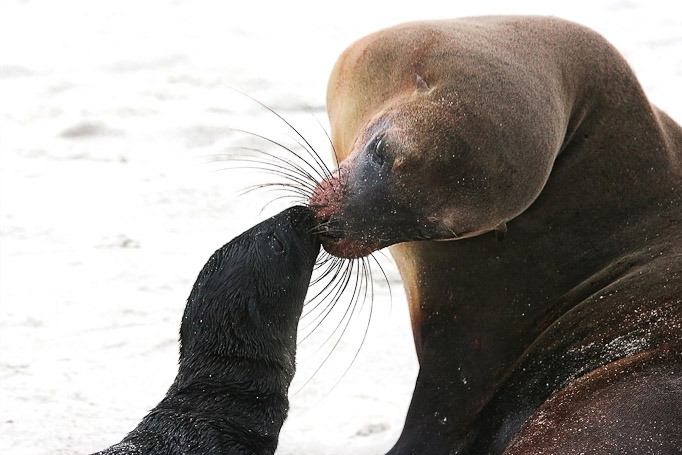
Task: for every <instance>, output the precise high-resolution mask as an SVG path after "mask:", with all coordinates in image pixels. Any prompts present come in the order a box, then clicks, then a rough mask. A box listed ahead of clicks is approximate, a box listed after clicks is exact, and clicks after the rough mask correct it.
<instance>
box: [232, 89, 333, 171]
mask: <svg viewBox="0 0 682 455" xmlns="http://www.w3.org/2000/svg"><path fill="white" fill-rule="evenodd" d="M227 87H229V88H230V89H231V90H234V91H235V92H237V93H239V94H241V95H242V96H245V97H246V98H248V99H250V100H251V101H253V102H255V103H257V104H259V105H260V106H262V107H264V108H265V109H267V110H268V111H269V112H271V113H272V114H274V115H275V116H276V117H277V118H279V119H280V120H281V121H283V122H284V123H285V124H286V125H287V126H288V127H289V128H291V129H292V130H293V131H294V132H295V133H296V135H298V137H300V138H301V139H302V140H303V141H304V142H305V143H306V144H307V145H308V147H309V149H306V148H305V147H303V148H304V149H305V150H306V151H307V152H308V154H309V155H310V156H311V157H312V158H313V160H315V162H316V163H317V164H318V166H320V167H321V168H322V170H323V172H322V174H325V173H326V175H327V176H328V177H331V173H330V172H329V169H328V168H327V165H326V164H324V160H322V158H321V157H320V155H319V154H318V153H317V152H315V149H314V147H313V146H312V145H311V144H310V142H308V140H307V139H306V138H305V137H304V136H303V135H302V134H301V133H300V132H299V131H298V130H297V129H296V128H294V126H293V125H292V124H291V123H290V122H289V121H288V120H287V119H285V118H284V117H283V116H282V115H281V114H280V113H278V112H277V111H275V110H274V109H272V108H271V107H270V106H268V105H266V104H265V103H263V102H261V101H259V100H257V99H256V98H254V97H252V96H250V95H248V94H246V93H244V92H242V91H240V90H237V89H236V88H234V87H230V86H227ZM323 129H324V128H323ZM299 145H300V143H299ZM299 158H300V157H299ZM300 159H301V160H303V159H302V158H300ZM303 161H304V162H305V161H306V160H303ZM318 174H319V172H318ZM320 178H324V175H320Z"/></svg>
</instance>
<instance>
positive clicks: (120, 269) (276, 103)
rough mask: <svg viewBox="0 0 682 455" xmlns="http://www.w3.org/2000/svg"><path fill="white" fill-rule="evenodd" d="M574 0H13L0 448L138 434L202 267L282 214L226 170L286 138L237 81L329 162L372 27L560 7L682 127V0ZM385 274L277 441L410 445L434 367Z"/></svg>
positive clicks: (5, 147)
mask: <svg viewBox="0 0 682 455" xmlns="http://www.w3.org/2000/svg"><path fill="white" fill-rule="evenodd" d="M231 3H246V5H241V6H239V7H236V6H231ZM557 3H558V2H544V1H542V2H540V1H538V2H531V1H516V2H506V1H502V0H497V1H492V2H440V1H438V2H436V1H434V2H431V1H424V0H422V1H419V2H394V1H392V2H386V3H383V2H370V1H366V0H365V1H345V2H335V3H323V2H317V3H312V2H311V3H299V2H255V1H252V2H217V1H216V2H189V1H186V2H184V1H144V2H142V1H132V0H125V1H117V2H90V1H87V0H80V1H78V0H76V1H44V2H37V1H36V2H34V1H21V2H20V1H11V0H3V1H2V2H1V3H0V159H1V162H0V453H2V454H16V455H23V454H84V453H90V452H92V451H95V450H97V449H101V448H103V447H105V446H108V445H110V444H112V443H114V442H116V441H118V440H120V439H121V437H123V435H124V434H125V433H126V432H127V431H129V430H130V429H132V428H133V427H134V425H135V424H136V423H137V422H138V420H139V419H140V418H141V417H142V416H143V415H144V414H145V412H146V411H147V410H149V409H150V408H151V407H153V406H154V405H155V404H156V403H157V402H158V400H159V399H160V398H161V397H162V396H163V394H164V393H165V391H166V389H167V387H168V385H169V384H170V382H171V381H172V379H173V377H174V375H175V372H176V366H175V365H176V360H177V342H176V340H177V330H178V327H179V322H180V316H181V313H182V310H183V307H184V300H185V298H186V296H187V294H188V293H189V290H190V286H191V284H192V283H193V281H194V278H195V276H196V274H197V272H198V271H199V269H200V267H201V266H202V265H203V263H204V261H205V260H206V259H207V258H208V256H209V255H210V253H211V252H212V251H213V250H215V249H216V248H218V247H219V246H220V245H222V244H223V243H225V242H227V241H228V240H230V239H231V238H232V237H233V236H235V235H236V234H238V233H239V232H241V231H242V230H244V229H246V228H248V227H249V226H251V225H253V224H255V223H256V222H258V221H260V220H262V219H264V218H265V217H266V216H268V215H270V214H273V213H275V212H276V211H277V210H279V209H280V208H282V207H283V205H282V204H280V205H272V206H269V207H268V208H267V209H266V210H265V211H264V212H262V213H261V208H262V207H263V206H264V205H265V204H266V203H267V202H268V201H269V200H270V199H271V198H272V195H269V194H267V193H265V194H264V193H257V194H254V195H251V196H247V197H237V191H238V190H239V188H241V187H242V186H245V185H248V184H250V183H263V182H265V181H267V180H268V177H267V176H264V175H260V174H256V173H253V172H237V173H235V172H223V171H220V169H221V168H223V167H224V166H223V165H222V164H221V163H216V162H215V157H214V156H215V155H222V154H225V153H226V150H227V147H228V145H229V144H232V143H233V141H234V135H231V133H230V131H229V130H228V127H239V126H246V127H248V128H250V129H252V130H256V131H260V132H263V133H266V134H268V135H269V136H272V137H275V138H282V140H288V139H287V136H288V134H289V133H287V131H286V130H285V129H284V128H282V125H281V124H280V123H277V122H276V121H273V119H272V117H271V116H268V115H267V114H266V113H265V112H264V111H263V110H262V109H259V108H258V106H256V105H255V104H254V103H251V102H248V101H246V100H245V99H244V98H243V97H240V96H239V95H236V94H235V93H234V92H232V91H231V90H230V89H228V88H226V85H229V86H233V87H236V88H239V89H241V90H243V91H245V92H247V93H249V94H250V95H252V96H255V97H256V98H258V99H260V100H262V101H264V102H265V103H267V104H268V105H270V106H272V107H273V108H275V109H277V110H278V111H279V112H281V113H282V114H284V115H285V116H286V117H287V118H288V119H290V120H292V121H293V122H295V123H296V124H297V125H299V126H301V128H302V129H303V130H305V131H306V135H308V136H310V138H311V139H312V141H313V143H314V144H315V146H316V147H317V148H319V149H320V150H321V151H322V152H324V153H325V154H326V153H327V149H328V146H327V143H326V139H325V137H324V134H323V133H321V130H320V127H319V126H318V124H317V123H316V120H315V118H314V116H315V117H317V118H319V119H320V121H321V122H322V123H323V124H325V123H326V119H325V114H324V92H325V84H326V79H327V75H328V73H329V71H330V69H331V66H332V64H333V62H334V60H335V58H336V56H337V55H338V54H339V53H340V52H341V50H342V49H343V48H344V47H345V46H346V45H348V44H349V43H350V42H351V41H353V40H354V39H356V38H359V37H360V36H362V35H364V34H366V33H368V32H371V31H373V30H376V29H378V28H381V27H384V26H388V25H391V24H395V23H398V22H402V21H406V20H411V19H420V18H443V17H456V16H465V15H475V14H498V13H514V14H522V13H524V14H525V13H533V14H551V15H556V16H560V17H564V18H568V19H572V20H575V21H578V22H581V23H583V24H586V25H588V26H591V27H593V28H595V29H597V30H598V31H600V32H601V33H603V34H604V35H605V36H606V37H607V38H609V39H610V40H611V41H612V42H613V43H614V44H615V45H616V46H617V47H618V48H619V49H620V50H621V51H622V52H623V53H624V55H625V56H626V57H627V58H628V60H629V61H630V63H631V64H632V65H633V67H634V68H635V70H636V71H637V73H638V74H639V76H640V79H641V81H642V83H643V85H644V87H645V89H646V90H647V92H648V93H649V94H650V96H651V98H652V99H653V100H654V102H656V103H657V104H658V105H659V106H660V107H662V108H663V109H664V110H666V111H668V112H669V113H670V114H671V115H672V116H673V117H674V118H676V119H678V120H680V119H682V90H680V87H682V15H681V14H680V13H679V11H677V9H676V7H675V6H674V5H675V4H676V3H677V2H674V1H669V2H662V1H658V2H657V1H650V0H647V1H643V0H640V1H635V0H629V1H628V0H620V1H598V0H594V1H589V2H579V1H572V2H562V3H563V4H562V5H559V4H557ZM443 4H445V6H443ZM313 115H314V116H313ZM614 121H617V119H614ZM260 146H261V147H264V145H263V144H261V145H260ZM388 275H389V280H390V283H391V285H392V290H393V299H392V303H391V301H390V299H389V297H388V291H387V287H386V285H385V283H382V282H381V280H376V284H377V288H376V296H375V299H374V303H373V314H372V324H371V326H370V331H369V336H368V338H367V340H366V341H365V343H364V346H363V348H362V350H361V351H360V354H359V356H358V358H357V360H356V361H355V363H354V365H353V366H352V368H351V369H350V370H349V371H348V373H347V374H345V376H343V372H344V370H345V369H346V368H347V367H348V366H349V365H350V362H351V360H352V358H353V356H354V354H355V352H356V350H357V348H358V345H359V343H360V340H361V338H362V333H363V330H364V327H365V325H366V320H367V317H368V314H369V313H368V309H369V307H367V306H366V307H365V308H364V309H363V311H362V312H360V313H359V314H356V315H355V316H354V318H353V322H352V323H351V329H350V330H349V332H348V333H346V334H345V335H344V337H343V338H342V340H341V342H340V343H339V345H338V346H337V348H336V349H335V351H334V354H333V355H332V357H331V358H330V360H329V361H328V362H327V363H326V365H325V367H324V368H322V370H320V372H319V373H318V374H317V375H315V377H314V378H313V380H312V381H311V382H309V383H307V384H305V386H304V383H306V381H307V380H308V379H309V378H310V377H311V376H312V374H313V373H314V372H315V370H316V369H317V367H318V366H319V365H320V362H321V361H322V359H323V357H324V356H325V353H326V352H328V350H329V347H330V346H331V345H330V344H329V343H328V344H327V345H326V347H323V348H322V349H321V350H318V348H319V347H320V345H321V343H322V341H324V336H322V335H321V334H318V336H317V338H316V339H312V340H308V341H306V342H305V343H304V344H303V345H302V346H301V348H300V351H299V364H300V374H299V375H298V376H297V378H296V380H295V383H294V385H293V386H292V397H291V402H292V411H291V414H290V418H289V420H288V422H287V423H286V425H285V427H284V429H283V431H282V437H281V442H280V450H279V453H281V454H347V453H353V454H378V453H383V452H384V451H385V450H387V449H388V448H390V446H391V445H392V442H393V441H394V440H395V438H397V436H398V434H399V433H400V430H401V426H402V421H403V418H404V414H405V412H406V409H407V406H408V404H409V399H410V396H411V389H412V385H413V382H414V379H415V377H416V373H417V363H416V359H415V355H414V350H413V347H412V344H411V335H410V330H409V321H408V316H407V310H406V305H405V299H404V295H403V293H402V289H401V285H400V281H399V277H398V275H397V272H396V271H395V269H394V268H393V267H392V266H390V265H389V266H388ZM341 317H342V313H337V314H336V317H335V318H333V320H332V321H330V324H328V328H327V330H330V329H331V328H333V327H334V326H335V324H336V323H337V322H338V321H339V319H341ZM342 376H343V377H342ZM339 380H340V381H339ZM337 382H338V384H337Z"/></svg>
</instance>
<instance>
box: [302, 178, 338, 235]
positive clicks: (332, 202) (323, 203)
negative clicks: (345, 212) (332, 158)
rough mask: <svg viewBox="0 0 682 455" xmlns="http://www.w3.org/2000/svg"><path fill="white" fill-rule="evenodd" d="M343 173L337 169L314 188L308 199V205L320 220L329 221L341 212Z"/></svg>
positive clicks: (316, 218)
mask: <svg viewBox="0 0 682 455" xmlns="http://www.w3.org/2000/svg"><path fill="white" fill-rule="evenodd" d="M343 175H344V173H342V172H340V171H339V169H337V170H336V171H334V172H333V173H332V174H331V176H330V177H329V178H326V179H324V180H322V181H321V182H320V183H318V184H317V186H316V187H315V189H314V190H313V194H312V196H311V197H310V199H309V200H308V206H309V207H310V210H311V211H312V212H313V215H314V217H315V220H317V221H318V222H319V221H328V220H329V219H330V218H332V217H333V216H334V215H338V214H339V213H340V212H341V202H342V199H343V192H344V179H343V177H342V176H343Z"/></svg>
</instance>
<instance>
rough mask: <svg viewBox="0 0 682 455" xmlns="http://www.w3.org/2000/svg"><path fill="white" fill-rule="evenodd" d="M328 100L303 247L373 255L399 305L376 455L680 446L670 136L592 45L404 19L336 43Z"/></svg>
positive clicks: (673, 130)
mask: <svg viewBox="0 0 682 455" xmlns="http://www.w3.org/2000/svg"><path fill="white" fill-rule="evenodd" d="M327 104H328V106H327V107H328V113H329V118H330V122H331V138H332V145H333V147H334V150H335V153H336V155H337V156H338V158H339V160H340V163H339V168H338V170H337V172H336V173H335V175H334V177H333V178H330V179H327V180H325V181H323V182H321V183H320V184H319V185H318V187H317V188H316V190H315V192H314V194H313V196H312V197H311V200H310V205H311V208H312V209H313V211H314V213H315V216H316V218H317V220H318V223H319V224H320V227H321V229H323V230H324V231H325V234H324V235H325V238H324V239H323V242H322V243H323V246H324V248H325V249H326V250H327V251H329V252H331V253H333V254H335V255H338V256H342V257H359V256H364V255H367V254H369V253H371V252H372V251H375V250H377V249H380V248H383V247H386V246H391V248H390V250H391V253H392V255H393V257H394V258H395V260H396V262H397V265H398V268H399V269H400V273H401V276H402V279H403V282H404V286H405V290H406V293H407V297H408V301H409V305H410V314H411V320H412V327H413V332H414V339H415V345H416V350H417V354H418V358H419V362H420V370H419V375H418V378H417V382H416V386H415V390H414V394H413V398H412V402H411V405H410V408H409V411H408V414H407V417H406V421H405V426H404V429H403V432H402V434H401V436H400V438H399V440H398V441H397V443H396V444H395V446H394V447H393V449H392V450H391V451H390V453H391V454H477V455H479V454H499V453H507V454H530V453H534V454H535V453H547V454H559V453H560V454H573V453H576V454H577V453H591V454H594V453H628V454H631V453H681V452H682V413H681V412H680V409H682V347H681V342H682V341H681V340H682V336H681V335H682V129H681V128H680V127H679V126H678V125H677V124H676V123H675V122H674V121H673V120H672V119H671V118H670V117H668V116H667V115H666V114H665V113H663V112H662V111H660V110H659V109H657V108H656V107H655V106H653V105H652V104H651V103H650V102H649V101H648V100H647V98H646V96H645V94H644V93H643V90H642V88H641V86H640V85H639V83H638V82H637V79H636V77H635V76H634V74H633V72H632V70H631V69H630V68H629V67H628V65H627V63H626V62H625V61H624V59H623V58H622V57H621V56H620V54H619V53H618V52H617V51H616V50H615V49H614V48H613V47H612V46H611V45H610V44H609V43H608V42H607V41H606V40H605V39H604V38H602V37H601V36H600V35H598V34H597V33H595V32H593V31H591V30H589V29H586V28H584V27H582V26H579V25H576V24H573V23H570V22H566V21H563V20H559V19H554V18H541V17H520V16H516V17H477V18H465V19H458V20H445V21H435V22H416V23H407V24H403V25H399V26H396V27H392V28H389V29H386V30H382V31H379V32H377V33H374V34H371V35H369V36H367V37H365V38H362V39H360V40H359V41H357V42H355V43H354V44H352V45H351V46H350V47H349V48H348V49H347V50H346V51H344V52H343V54H342V55H341V56H340V58H339V59H338V62H337V63H336V65H335V67H334V69H333V71H332V74H331V77H330V80H329V85H328V92H327ZM438 240H441V241H438ZM443 240H451V241H448V242H443ZM576 435H578V436H576Z"/></svg>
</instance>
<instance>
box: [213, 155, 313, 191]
mask: <svg viewBox="0 0 682 455" xmlns="http://www.w3.org/2000/svg"><path fill="white" fill-rule="evenodd" d="M239 161H241V162H246V163H248V162H251V163H256V164H266V165H267V164H268V163H263V162H259V161H255V160H248V159H240V160H239ZM238 169H242V170H244V169H248V170H256V171H258V172H260V173H262V174H271V175H276V176H279V177H284V178H286V179H287V180H288V181H287V182H285V184H286V183H289V184H291V183H297V184H298V185H300V187H301V188H302V189H305V190H306V194H307V195H308V196H309V195H310V193H312V191H313V189H314V187H313V185H312V184H311V183H310V182H309V181H307V180H303V179H302V177H300V176H299V175H294V174H292V173H291V172H287V171H286V170H284V169H282V168H280V167H275V165H271V167H263V166H247V165H242V166H230V167H228V168H224V169H222V170H225V171H230V170H238ZM275 183H276V184H280V183H279V182H275Z"/></svg>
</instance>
